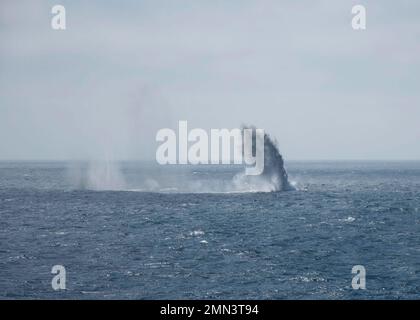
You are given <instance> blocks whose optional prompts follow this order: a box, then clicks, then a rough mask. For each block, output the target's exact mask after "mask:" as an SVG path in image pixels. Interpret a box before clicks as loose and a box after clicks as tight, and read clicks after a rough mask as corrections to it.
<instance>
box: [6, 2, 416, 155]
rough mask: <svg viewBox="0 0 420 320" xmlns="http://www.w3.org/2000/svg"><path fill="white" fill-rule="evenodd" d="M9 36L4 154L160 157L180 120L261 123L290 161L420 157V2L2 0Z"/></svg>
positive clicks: (214, 125) (220, 124)
mask: <svg viewBox="0 0 420 320" xmlns="http://www.w3.org/2000/svg"><path fill="white" fill-rule="evenodd" d="M359 3H360V4H364V5H365V6H366V9H367V30H365V31H355V30H353V29H352V28H351V18H352V15H351V8H352V6H353V5H355V4H359ZM54 4H62V5H64V6H65V8H66V13H67V30H65V31H54V30H52V29H51V27H50V22H51V17H52V14H51V7H52V6H53V5H54ZM0 38H1V41H0V159H92V158H104V157H109V158H111V159H153V158H154V156H155V151H156V147H157V145H158V144H157V143H156V142H155V134H156V131H157V130H158V129H160V128H164V127H168V126H169V127H172V128H174V129H175V128H176V125H177V121H178V120H188V124H189V126H190V128H191V129H192V128H193V127H202V128H205V129H210V128H235V127H239V126H240V125H241V124H243V123H247V124H254V125H256V126H257V127H259V128H262V129H265V130H266V131H267V132H269V133H270V134H272V135H273V136H274V137H276V138H277V140H278V142H279V145H280V149H281V151H282V153H283V154H284V156H285V158H286V159H302V160H305V159H393V160H396V159H420V146H419V144H420V142H419V141H420V90H419V89H420V87H419V86H420V82H419V81H420V80H419V75H420V2H419V1H417V0H413V1H407V0H406V1H404V0H403V1H398V2H395V1H386V0H384V1H373V0H363V1H350V0H343V1H331V0H322V1H314V0H307V1H306V0H305V1H304V0H301V1H279V0H276V1H256V0H255V1H247V0H240V1H239V0H237V1H227V0H225V1H218V0H212V1H198V0H189V1H188V0H183V1H174V0H171V1H169V0H168V1H156V0H153V1H134V0H133V1H116V0H112V1H75V0H72V1H69V0H67V1H59V2H56V1H34V0H30V1H14V0H6V1H4V0H2V1H1V3H0Z"/></svg>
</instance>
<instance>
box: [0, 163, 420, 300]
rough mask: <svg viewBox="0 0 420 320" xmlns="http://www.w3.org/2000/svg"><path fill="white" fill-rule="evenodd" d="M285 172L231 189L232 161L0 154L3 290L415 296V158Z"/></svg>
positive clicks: (299, 166)
mask: <svg viewBox="0 0 420 320" xmlns="http://www.w3.org/2000/svg"><path fill="white" fill-rule="evenodd" d="M286 169H287V171H288V174H289V179H290V181H291V182H292V183H293V185H294V186H295V187H296V190H295V191H287V192H258V190H259V188H256V189H255V190H253V189H252V188H249V190H241V192H239V191H238V189H237V188H234V187H232V181H233V180H234V177H235V175H237V174H238V172H240V170H241V169H240V168H237V167H236V166H191V167H182V166H174V167H164V166H157V165H153V164H146V163H134V162H132V163H119V164H114V165H112V166H109V165H106V166H98V165H85V164H80V163H73V164H69V163H64V162H35V163H31V162H0V298H3V299H16V298H17V299H23V298H24V299H46V298H48V299H74V298H77V299H195V298H200V299H419V298H420V210H419V208H420V163H419V162H286ZM54 265H63V266H64V267H65V269H66V290H59V291H55V290H53V289H52V287H51V280H52V278H53V276H54V275H53V274H52V273H51V268H52V267H53V266H54ZM355 265H363V266H364V267H365V269H366V289H365V290H355V289H353V288H352V285H351V282H352V278H353V276H354V275H353V274H352V273H351V270H352V267H353V266H355Z"/></svg>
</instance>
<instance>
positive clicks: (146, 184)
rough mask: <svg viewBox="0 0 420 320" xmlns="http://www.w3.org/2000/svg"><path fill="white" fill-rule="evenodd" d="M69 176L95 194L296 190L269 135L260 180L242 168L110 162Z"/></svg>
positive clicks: (76, 166)
mask: <svg viewBox="0 0 420 320" xmlns="http://www.w3.org/2000/svg"><path fill="white" fill-rule="evenodd" d="M255 143H256V140H254V141H253V144H254V145H255ZM254 149H255V148H254ZM68 176H69V179H70V183H71V185H72V187H73V188H74V189H82V190H95V191H139V192H163V193H246V192H274V191H289V190H294V188H293V186H292V185H291V184H290V183H289V180H288V175H287V172H286V169H285V168H284V161H283V157H282V155H281V154H280V152H279V149H278V147H277V143H276V142H275V141H274V140H273V139H272V138H271V137H270V136H269V135H268V134H265V135H264V170H263V172H262V173H261V174H260V175H257V176H251V175H246V173H245V169H244V167H243V166H241V165H164V166H162V165H158V164H153V163H147V164H145V163H134V162H132V163H122V162H116V161H110V160H106V161H89V162H87V163H72V164H71V165H70V166H69V170H68Z"/></svg>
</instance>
